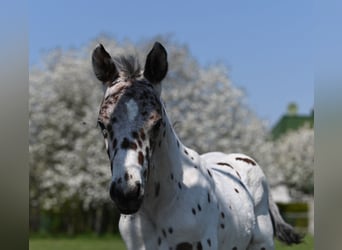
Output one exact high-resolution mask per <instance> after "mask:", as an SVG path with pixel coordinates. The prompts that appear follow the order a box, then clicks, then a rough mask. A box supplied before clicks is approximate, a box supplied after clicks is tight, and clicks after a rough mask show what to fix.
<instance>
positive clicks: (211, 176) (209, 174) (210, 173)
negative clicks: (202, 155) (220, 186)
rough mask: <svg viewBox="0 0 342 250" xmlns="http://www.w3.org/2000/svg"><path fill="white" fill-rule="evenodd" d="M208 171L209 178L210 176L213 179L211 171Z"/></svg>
mask: <svg viewBox="0 0 342 250" xmlns="http://www.w3.org/2000/svg"><path fill="white" fill-rule="evenodd" d="M207 171H208V174H209V176H210V177H211V178H213V176H212V175H211V172H210V171H209V169H207Z"/></svg>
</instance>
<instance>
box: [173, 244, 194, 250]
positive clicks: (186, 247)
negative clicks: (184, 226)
mask: <svg viewBox="0 0 342 250" xmlns="http://www.w3.org/2000/svg"><path fill="white" fill-rule="evenodd" d="M176 250H192V245H191V244H190V243H188V242H182V243H179V244H178V245H177V246H176Z"/></svg>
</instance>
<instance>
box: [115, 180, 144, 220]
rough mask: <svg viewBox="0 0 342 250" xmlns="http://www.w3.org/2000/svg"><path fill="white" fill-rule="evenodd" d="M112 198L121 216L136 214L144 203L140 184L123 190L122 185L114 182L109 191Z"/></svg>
mask: <svg viewBox="0 0 342 250" xmlns="http://www.w3.org/2000/svg"><path fill="white" fill-rule="evenodd" d="M109 194H110V198H111V199H112V201H114V203H115V205H116V206H117V208H118V209H119V211H120V213H121V214H134V213H136V212H137V211H138V210H139V208H140V206H141V204H142V201H143V192H142V188H141V184H140V183H135V185H134V186H131V187H127V188H126V190H124V189H123V187H122V186H121V185H118V184H117V183H116V182H112V183H111V185H110V190H109Z"/></svg>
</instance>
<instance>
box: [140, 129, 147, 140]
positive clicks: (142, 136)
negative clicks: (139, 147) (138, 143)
mask: <svg viewBox="0 0 342 250" xmlns="http://www.w3.org/2000/svg"><path fill="white" fill-rule="evenodd" d="M140 138H141V140H143V141H145V139H146V135H145V132H144V129H140Z"/></svg>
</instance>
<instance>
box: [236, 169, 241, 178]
mask: <svg viewBox="0 0 342 250" xmlns="http://www.w3.org/2000/svg"><path fill="white" fill-rule="evenodd" d="M235 172H236V174H237V176H238V177H239V178H240V179H241V175H240V174H239V172H238V171H235Z"/></svg>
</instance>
